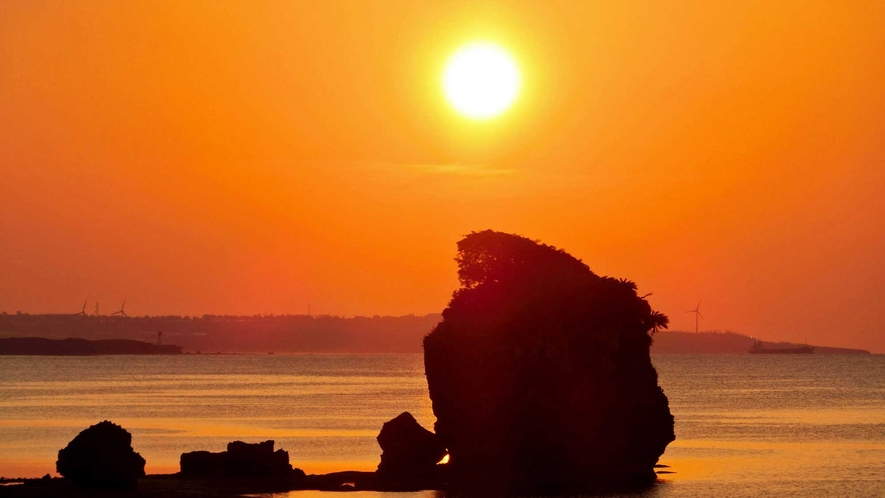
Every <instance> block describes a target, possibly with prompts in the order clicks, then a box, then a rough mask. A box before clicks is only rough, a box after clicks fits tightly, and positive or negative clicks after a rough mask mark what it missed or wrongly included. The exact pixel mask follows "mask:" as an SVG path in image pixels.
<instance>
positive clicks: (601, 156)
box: [0, 0, 885, 352]
mask: <svg viewBox="0 0 885 498" xmlns="http://www.w3.org/2000/svg"><path fill="white" fill-rule="evenodd" d="M842 4H845V5H842ZM883 19H885V4H883V3H882V2H812V1H801V2H758V3H754V2H749V1H747V2H721V3H717V2H701V1H699V2H678V3H672V2H635V3H633V2H607V3H603V2H598V3H596V2H573V3H569V2H555V3H551V2H536V1H527V2H457V1H450V2H437V1H417V0H409V1H402V2H388V1H377V0H373V1H365V2H358V1H348V2H309V3H296V2H218V1H206V2H198V1H188V2H177V1H168V2H161V1H150V2H139V1H135V2H117V1H80V2H42V1H27V2H26V1H6V2H2V3H0V117H2V119H0V180H2V188H0V192H2V193H0V268H2V278H0V310H5V311H7V312H14V311H16V310H22V311H26V312H76V311H79V308H80V305H81V303H82V301H83V299H85V298H89V299H90V304H89V308H88V309H89V310H90V311H91V310H92V306H93V304H92V302H93V301H95V300H98V301H99V302H100V303H101V307H102V311H104V312H110V311H113V310H114V309H115V308H117V307H118V306H119V304H120V302H121V301H122V300H123V299H124V298H126V299H128V303H127V311H128V312H129V313H130V314H138V315H143V314H151V315H154V314H202V313H230V314H253V313H278V314H280V313H303V312H306V311H307V303H311V304H312V305H313V310H314V312H315V313H331V314H344V315H355V314H365V315H372V314H376V313H377V314H407V313H426V312H438V311H440V310H441V309H442V308H443V307H444V305H445V304H446V302H447V300H448V298H449V296H450V293H451V292H452V290H453V289H454V288H455V287H456V285H457V280H456V276H455V264H454V261H453V257H454V253H455V242H456V241H457V240H458V239H459V238H460V237H461V236H462V235H464V234H466V233H469V232H470V231H472V230H482V229H486V228H493V229H496V230H502V231H508V232H515V233H519V234H522V235H526V236H529V237H532V238H538V239H541V240H542V241H544V242H547V243H550V244H554V245H556V246H559V247H562V248H564V249H566V250H567V251H569V252H570V253H572V254H574V255H576V256H577V257H580V258H582V259H583V260H584V261H585V262H586V263H587V264H588V265H589V266H590V267H591V268H592V269H593V270H594V271H596V272H597V273H600V274H605V275H612V276H617V277H626V278H630V279H633V280H635V281H636V282H638V284H639V288H640V292H641V293H643V294H644V293H647V292H653V293H654V295H653V296H652V297H651V298H650V301H651V303H652V305H653V306H654V307H655V308H656V309H660V310H661V311H663V312H665V313H667V314H668V315H670V317H671V318H672V325H673V328H676V329H693V327H694V319H693V316H692V315H690V314H686V313H684V311H685V310H688V309H691V308H693V307H694V305H695V304H696V303H697V301H698V300H699V299H703V300H704V302H703V303H702V304H701V311H702V312H703V313H704V317H705V320H703V321H702V322H701V328H702V329H720V330H721V329H731V330H735V331H738V332H742V333H746V334H748V335H758V336H761V337H762V338H764V339H772V340H773V339H781V338H786V339H787V340H792V341H804V340H806V339H807V340H808V342H809V343H815V344H825V345H836V346H847V347H863V348H867V349H872V350H874V351H878V352H885V333H883V331H882V330H883V318H885V304H883V303H885V298H883V291H882V289H881V286H882V283H883V282H885V264H883V262H882V259H881V258H882V255H883V254H885V221H883V215H885V200H883V192H882V191H883V187H885V165H883V158H885V137H883V130H885V62H883V61H885V26H883V24H885V22H883ZM473 40H486V41H492V42H495V43H498V44H499V45H501V46H503V47H505V48H506V49H507V50H508V51H509V52H510V53H511V54H512V56H513V57H514V58H515V59H516V60H517V62H518V63H519V65H520V68H521V71H522V90H521V94H520V96H519V97H518V99H517V101H516V104H515V106H514V107H513V108H512V109H510V111H509V112H507V113H506V114H504V115H503V116H501V117H499V118H497V119H493V120H489V121H481V122H476V121H470V120H467V119H465V118H463V117H460V116H459V115H458V114H457V113H455V112H454V111H453V110H452V109H451V107H450V106H449V105H448V104H447V103H446V102H445V100H444V96H443V92H442V88H441V85H440V78H441V74H442V70H443V68H444V66H445V63H446V60H447V59H448V57H449V56H450V55H451V54H452V53H453V52H454V51H455V50H456V49H457V48H458V47H459V46H461V45H463V44H464V43H467V42H470V41H473Z"/></svg>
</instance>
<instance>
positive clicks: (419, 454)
mask: <svg viewBox="0 0 885 498" xmlns="http://www.w3.org/2000/svg"><path fill="white" fill-rule="evenodd" d="M378 445H379V446H381V450H382V453H381V463H380V464H379V465H378V477H379V478H382V479H386V480H398V481H401V480H410V481H414V480H420V479H429V478H432V477H434V476H435V473H436V470H437V469H436V464H437V463H439V461H440V460H442V459H443V457H444V456H445V455H446V447H445V446H444V445H443V444H442V442H441V441H440V440H439V438H438V437H437V435H436V434H434V433H432V432H430V431H429V430H427V429H425V428H424V427H421V424H419V423H418V421H417V420H415V417H413V416H412V414H411V413H409V412H403V413H401V414H400V415H399V416H397V417H396V418H394V419H392V420H390V421H388V422H385V423H384V425H383V426H382V427H381V432H380V433H379V434H378Z"/></svg>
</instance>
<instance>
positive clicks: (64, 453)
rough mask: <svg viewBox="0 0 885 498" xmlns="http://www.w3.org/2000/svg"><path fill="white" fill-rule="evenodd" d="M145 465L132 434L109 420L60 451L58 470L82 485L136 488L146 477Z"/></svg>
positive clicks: (86, 432)
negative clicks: (133, 443) (134, 447)
mask: <svg viewBox="0 0 885 498" xmlns="http://www.w3.org/2000/svg"><path fill="white" fill-rule="evenodd" d="M144 464H145V461H144V458H142V457H141V455H139V454H138V453H136V452H135V451H134V450H133V449H132V435H131V434H129V432H127V431H126V430H125V429H123V428H122V427H120V426H119V425H116V424H114V423H112V422H109V421H107V420H105V421H104V422H100V423H98V424H95V425H93V426H91V427H89V428H87V429H85V430H83V431H82V432H80V434H77V436H76V437H75V438H74V439H73V440H71V442H70V443H68V445H67V446H66V447H65V448H64V449H62V450H59V452H58V461H57V462H56V463H55V468H56V470H57V471H58V473H59V474H61V475H62V476H64V477H65V478H66V479H69V480H71V482H73V483H74V484H76V485H78V486H84V487H101V488H134V487H135V486H136V482H137V479H138V478H139V477H143V476H144Z"/></svg>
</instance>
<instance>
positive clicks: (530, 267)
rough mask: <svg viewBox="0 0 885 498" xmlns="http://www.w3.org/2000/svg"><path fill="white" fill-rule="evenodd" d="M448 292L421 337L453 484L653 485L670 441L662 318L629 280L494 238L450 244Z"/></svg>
mask: <svg viewBox="0 0 885 498" xmlns="http://www.w3.org/2000/svg"><path fill="white" fill-rule="evenodd" d="M457 262H458V267H459V269H458V277H459V279H460V281H461V288H460V289H459V290H457V291H456V292H455V293H454V295H453V297H452V300H451V302H450V303H449V306H448V308H446V309H445V311H443V321H442V322H441V323H440V324H439V325H438V326H437V327H436V328H435V329H434V330H433V332H432V333H430V335H428V336H427V337H426V338H425V340H424V364H425V370H426V374H427V383H428V386H429V388H430V397H431V399H432V401H433V411H434V413H435V414H436V417H437V422H436V433H437V434H438V435H439V437H440V438H442V441H443V443H444V444H445V445H446V447H447V448H448V451H449V455H450V465H451V467H452V469H451V471H452V485H453V486H454V487H455V488H461V489H469V488H472V489H483V488H494V489H496V490H499V491H500V490H504V491H508V492H523V493H549V492H587V491H589V492H593V491H603V490H613V489H622V488H626V487H631V486H636V485H643V484H647V483H650V482H652V481H654V480H655V473H654V470H653V466H654V465H655V463H656V462H657V460H658V457H660V455H661V454H662V453H663V452H664V449H665V448H666V446H667V444H668V443H670V442H671V441H673V439H674V438H675V436H674V433H673V416H672V415H671V414H670V410H669V407H668V403H667V397H666V396H665V395H664V393H663V391H662V390H661V388H660V387H658V384H657V372H656V371H655V369H654V367H653V366H652V364H651V358H650V356H649V346H650V345H651V341H652V339H651V335H652V334H654V332H655V331H657V329H658V328H665V327H666V325H667V318H666V317H665V316H664V315H662V314H660V313H657V312H655V311H652V309H651V308H650V307H649V304H648V303H647V302H646V301H645V300H644V299H643V298H642V297H639V296H638V295H637V293H636V285H635V284H634V283H632V282H629V281H626V280H618V279H614V278H609V277H600V276H598V275H596V274H595V273H593V272H592V271H590V269H589V268H588V267H587V266H586V265H585V264H584V263H582V262H581V261H580V260H578V259H575V258H574V257H572V256H570V255H569V254H568V253H566V252H564V251H562V250H559V249H556V248H554V247H551V246H547V245H544V244H540V243H538V242H534V241H532V240H529V239H526V238H524V237H519V236H516V235H510V234H505V233H500V232H493V231H490V230H489V231H484V232H479V233H472V234H470V235H468V236H467V237H465V238H464V239H463V240H461V241H460V242H459V243H458V257H457Z"/></svg>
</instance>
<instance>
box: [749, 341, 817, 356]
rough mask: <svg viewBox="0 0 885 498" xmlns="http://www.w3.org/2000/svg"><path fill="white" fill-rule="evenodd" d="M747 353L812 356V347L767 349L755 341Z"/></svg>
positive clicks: (760, 342)
mask: <svg viewBox="0 0 885 498" xmlns="http://www.w3.org/2000/svg"><path fill="white" fill-rule="evenodd" d="M748 352H749V353H750V354H813V353H814V346H808V345H805V346H799V347H798V348H773V349H767V348H766V347H765V345H764V343H763V342H762V341H760V340H759V339H756V340H755V341H754V342H753V346H752V347H751V348H750V350H749V351H748Z"/></svg>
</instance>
